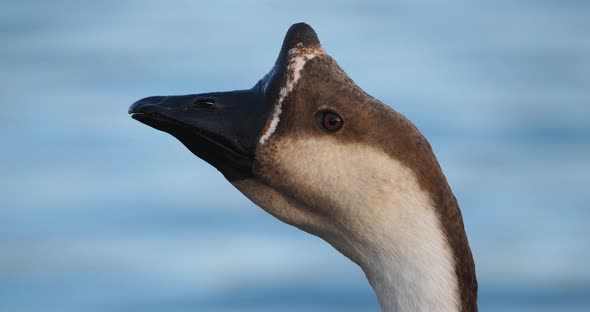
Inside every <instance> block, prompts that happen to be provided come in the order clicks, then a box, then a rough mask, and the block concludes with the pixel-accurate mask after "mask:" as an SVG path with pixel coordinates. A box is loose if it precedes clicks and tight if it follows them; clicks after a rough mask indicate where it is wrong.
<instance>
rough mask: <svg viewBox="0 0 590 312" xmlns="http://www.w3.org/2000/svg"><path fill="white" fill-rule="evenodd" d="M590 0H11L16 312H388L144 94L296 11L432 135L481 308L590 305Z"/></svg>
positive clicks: (238, 84)
mask: <svg viewBox="0 0 590 312" xmlns="http://www.w3.org/2000/svg"><path fill="white" fill-rule="evenodd" d="M589 16H590V3H589V2H588V1H486V2H483V1H482V2H479V1H426V0H419V1H325V2H320V1H309V0H299V1H290V2H278V1H202V2H201V1H96V2H91V1H84V2H83V1H65V0H59V1H37V2H34V1H7V0H2V1H0V142H1V145H0V311H23V312H24V311H66V312H67V311H72V312H73V311H130V310H131V311H376V310H377V307H378V306H377V302H376V299H375V297H374V295H373V293H372V291H371V289H370V286H369V284H368V283H367V282H366V280H365V277H364V275H363V274H362V272H361V270H360V269H359V268H358V267H357V266H356V265H354V264H353V263H351V262H350V261H349V260H348V259H346V258H344V257H342V256H341V255H340V254H338V253H337V252H336V251H335V250H333V249H332V248H331V247H330V246H329V245H328V244H326V243H324V242H323V241H322V240H320V239H318V238H316V237H313V236H311V235H308V234H306V233H303V232H301V231H299V230H297V229H295V228H292V227H290V226H287V225H285V224H282V223H281V222H279V221H278V220H276V219H274V218H273V217H271V216H269V215H267V214H266V213H264V212H263V211H262V210H261V209H259V208H258V207H256V206H255V205H254V204H252V203H250V202H249V201H248V200H247V199H246V198H244V197H243V196H242V195H241V194H240V193H239V192H238V191H237V190H235V189H234V188H233V187H232V186H231V185H230V184H229V183H227V182H226V181H225V180H224V179H223V177H222V176H221V175H220V174H219V173H218V172H217V171H216V170H215V169H213V168H211V167H210V166H208V165H207V164H205V163H204V162H203V161H201V160H199V159H197V158H196V157H194V156H193V155H192V154H191V153H190V152H188V151H187V150H186V149H185V148H184V147H183V146H182V145H181V144H180V143H178V142H177V141H176V140H175V139H173V138H172V137H171V136H169V135H166V134H164V133H161V132H157V131H155V130H153V129H151V128H149V127H146V126H144V125H141V124H140V123H138V122H136V121H134V120H132V119H131V118H129V116H128V115H127V108H128V106H129V105H130V104H131V103H132V102H134V101H135V100H137V99H139V98H142V97H144V96H148V95H160V94H187V93H198V92H205V91H221V90H233V89H241V88H248V87H250V86H252V85H253V84H254V83H255V82H256V81H257V79H259V78H260V77H262V76H263V75H264V74H265V73H266V72H267V71H268V70H269V69H270V67H271V66H272V64H273V62H274V60H275V58H276V55H277V53H278V50H279V48H280V44H281V41H282V39H283V36H284V34H285V32H286V30H287V29H288V27H289V26H290V25H291V24H292V23H295V22H299V21H305V22H307V23H309V24H311V25H312V26H313V27H314V28H315V29H316V31H317V32H318V34H319V36H320V39H321V41H322V44H323V46H324V48H325V49H326V51H327V52H328V53H330V54H331V55H332V56H333V57H334V58H335V59H336V60H337V61H338V62H339V64H340V65H341V66H342V67H343V68H344V69H345V70H346V71H347V72H348V73H349V75H350V76H351V77H352V78H353V79H354V80H355V81H356V82H357V83H358V84H359V85H360V86H361V87H362V88H364V89H365V90H366V91H367V92H368V93H370V94H372V95H374V96H375V97H377V98H379V99H381V100H382V101H383V102H385V103H387V104H389V105H391V106H392V107H394V108H395V109H396V110H398V111H400V112H402V113H403V114H405V115H406V116H407V117H408V118H409V119H410V120H412V121H413V122H414V123H415V124H416V125H417V126H418V127H419V128H420V129H421V131H422V132H423V133H424V134H425V136H426V137H427V138H428V139H429V140H430V142H431V144H432V146H433V148H434V150H435V152H436V153H437V156H438V158H439V160H440V163H441V165H442V167H443V169H444V171H445V173H446V175H447V177H448V179H449V182H450V184H451V186H452V187H453V189H454V191H455V194H456V196H457V198H458V199H459V202H460V204H461V207H462V209H463V214H464V218H465V225H466V229H467V232H468V235H469V239H470V242H471V248H472V250H473V252H474V255H475V259H476V263H477V272H478V277H479V283H480V308H481V310H482V311H590V243H589V237H590V229H589V228H590V209H589V208H590V207H589V203H590V18H589Z"/></svg>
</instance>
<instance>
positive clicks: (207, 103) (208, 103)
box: [187, 98, 215, 108]
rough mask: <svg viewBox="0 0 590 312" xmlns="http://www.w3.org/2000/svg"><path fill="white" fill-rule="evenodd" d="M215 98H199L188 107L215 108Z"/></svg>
mask: <svg viewBox="0 0 590 312" xmlns="http://www.w3.org/2000/svg"><path fill="white" fill-rule="evenodd" d="M214 105H215V100H213V99H211V98H197V99H195V100H193V101H192V102H191V103H190V104H189V105H187V108H213V106H214Z"/></svg>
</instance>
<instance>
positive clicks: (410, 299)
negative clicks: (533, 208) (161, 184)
mask: <svg viewBox="0 0 590 312" xmlns="http://www.w3.org/2000/svg"><path fill="white" fill-rule="evenodd" d="M129 113H130V114H131V115H132V117H133V118H134V119H136V120H138V121H140V122H142V123H144V124H147V125H149V126H151V127H154V128H156V129H158V130H162V131H164V132H167V133H169V134H171V135H173V136H174V137H176V138H177V139H178V140H180V142H182V143H183V144H184V145H185V146H186V147H187V148H188V149H189V150H190V151H191V152H192V153H194V154H195V155H196V156H198V157H199V158H201V159H203V160H205V161H206V162H208V163H209V164H211V165H212V166H214V167H215V168H217V169H218V170H219V171H220V172H221V173H222V174H223V175H224V176H225V177H226V178H227V180H228V181H229V182H230V183H231V184H232V185H233V186H235V187H236V188H237V189H238V190H240V191H241V192H242V193H243V194H244V195H245V196H247V197H248V198H249V199H250V200H252V201H253V202H254V203H256V204H257V205H258V206H260V207H262V208H263V209H264V210H266V211H267V212H268V213H270V214H272V215H273V216H275V217H276V218H278V219H280V220H282V221H284V222H285V223H288V224H291V225H293V226H296V227H297V228H300V229H302V230H304V231H306V232H309V233H311V234H313V235H316V236H319V237H321V238H322V239H324V240H325V241H327V242H328V243H329V244H331V245H332V246H334V248H336V249H337V250H338V251H340V252H341V253H342V254H344V255H345V256H347V257H348V258H350V259H351V260H352V261H354V262H355V263H357V264H358V265H359V266H360V267H361V268H362V269H363V271H364V272H365V274H366V276H367V278H368V279H369V282H370V283H371V285H372V286H373V288H374V289H375V291H376V293H377V297H378V299H379V302H380V304H381V306H382V308H383V309H384V310H387V311H405V310H407V311H420V310H424V311H474V310H476V309H477V306H476V295H477V282H476V279H475V271H474V265H473V259H472V256H471V252H470V249H469V245H468V243H467V238H466V235H465V231H464V227H463V221H462V217H461V212H460V210H459V207H458V205H457V202H456V200H455V197H454V196H453V193H452V191H451V189H450V187H449V185H448V183H447V181H446V178H445V176H444V175H443V173H442V171H441V169H440V166H439V164H438V162H437V160H436V158H435V156H434V153H433V152H432V149H431V147H430V145H429V143H428V141H427V140H426V139H425V138H424V136H422V134H421V133H420V132H419V131H418V130H417V129H416V127H415V126H414V125H413V124H412V123H411V122H410V121H408V120H407V119H406V118H405V117H404V116H402V115H401V114H400V113H398V112H396V111H395V110H393V109H392V108H390V107H389V106H387V105H385V104H383V103H381V102H380V101H379V100H377V99H375V98H373V97H371V96H370V95H368V94H367V93H365V92H364V91H363V90H362V89H361V88H360V87H358V86H357V85H356V84H355V83H354V82H353V81H352V79H350V77H349V76H348V75H347V74H346V73H345V72H344V71H343V70H342V69H341V68H340V67H339V66H338V64H337V63H336V62H335V61H334V59H333V58H332V57H330V56H329V55H328V54H327V53H326V52H325V51H324V49H323V48H322V46H321V45H320V41H319V39H318V37H317V35H316V33H315V32H314V30H313V29H312V28H311V27H310V26H309V25H307V24H304V23H300V24H295V25H293V26H292V27H291V28H290V29H289V30H288V32H287V35H286V36H285V39H284V42H283V45H282V48H281V50H280V53H279V56H278V58H277V60H276V62H275V64H274V66H273V67H272V69H271V70H270V72H269V73H268V74H267V75H265V76H264V77H263V78H262V79H260V80H259V81H258V82H257V83H256V84H255V85H254V87H252V88H250V89H246V90H238V91H230V92H212V93H203V94H191V95H181V96H152V97H148V98H144V99H141V100H139V101H137V102H135V103H134V104H133V105H132V106H131V107H130V108H129Z"/></svg>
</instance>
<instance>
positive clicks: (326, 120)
mask: <svg viewBox="0 0 590 312" xmlns="http://www.w3.org/2000/svg"><path fill="white" fill-rule="evenodd" d="M316 119H317V121H318V123H319V125H320V127H321V128H322V129H324V130H326V131H328V132H336V131H338V130H340V128H342V124H344V121H343V120H342V117H340V115H338V114H337V113H335V112H333V111H329V110H324V111H320V112H318V113H317V116H316Z"/></svg>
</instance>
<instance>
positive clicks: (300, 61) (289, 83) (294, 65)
mask: <svg viewBox="0 0 590 312" xmlns="http://www.w3.org/2000/svg"><path fill="white" fill-rule="evenodd" d="M287 53H288V54H289V60H288V61H287V80H286V82H285V85H284V86H283V87H282V88H281V90H280V91H279V99H278V100H277V103H276V104H275V108H274V112H273V114H272V117H271V119H270V121H269V122H268V123H267V124H266V127H264V130H263V133H262V136H260V141H259V142H260V144H264V142H266V141H267V140H268V138H270V136H271V135H272V134H273V133H274V132H275V130H276V129H277V126H278V125H279V121H280V117H281V113H282V112H283V110H282V105H283V100H284V99H285V98H286V97H287V95H289V93H291V91H292V90H293V88H294V87H295V84H297V81H298V80H299V78H300V77H301V75H300V74H301V70H302V69H303V67H304V66H305V63H307V61H309V60H311V59H312V58H314V57H316V56H318V55H323V54H324V49H322V47H321V46H319V45H318V46H313V47H304V46H303V44H302V43H298V44H297V46H296V47H295V48H293V49H291V50H289V52H287Z"/></svg>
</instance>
